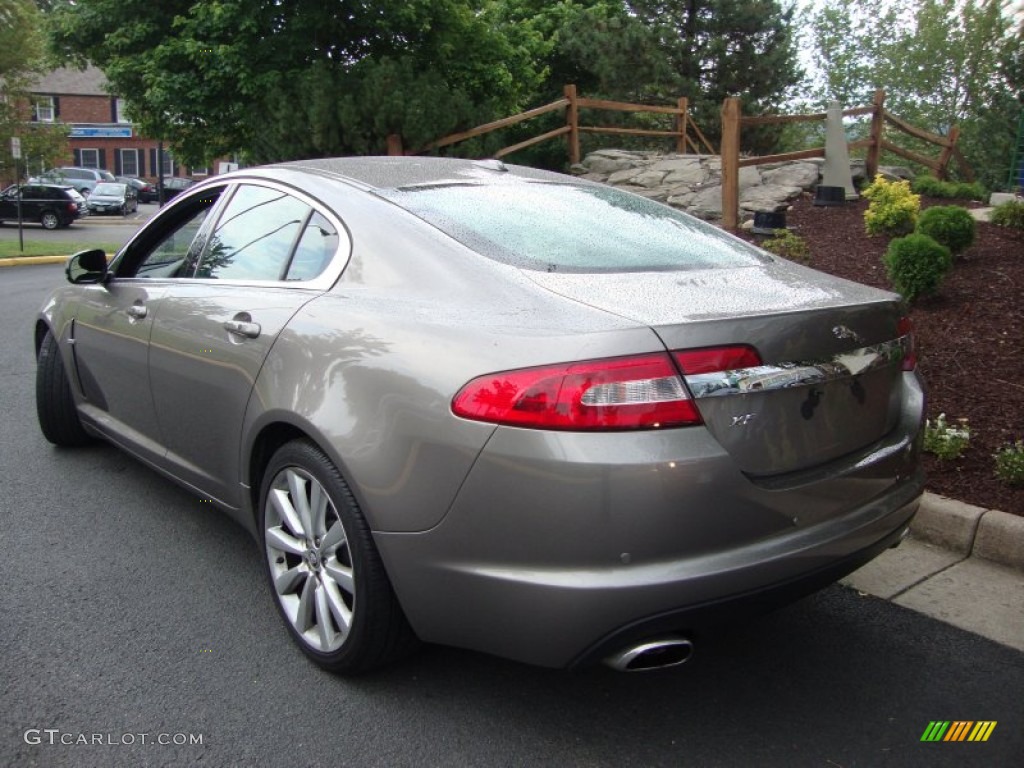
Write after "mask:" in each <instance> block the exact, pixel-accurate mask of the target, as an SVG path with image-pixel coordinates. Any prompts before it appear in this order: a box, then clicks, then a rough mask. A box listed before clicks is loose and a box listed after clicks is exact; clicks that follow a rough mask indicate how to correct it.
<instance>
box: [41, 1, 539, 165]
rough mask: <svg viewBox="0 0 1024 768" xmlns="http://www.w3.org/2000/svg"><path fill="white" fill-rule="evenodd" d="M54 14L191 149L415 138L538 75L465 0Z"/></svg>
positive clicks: (314, 151) (512, 97)
mask: <svg viewBox="0 0 1024 768" xmlns="http://www.w3.org/2000/svg"><path fill="white" fill-rule="evenodd" d="M50 20H51V30H52V34H51V39H52V42H53V45H54V47H55V48H56V50H57V51H58V52H59V53H60V54H61V55H62V56H63V57H64V58H68V59H77V60H79V61H81V60H90V61H92V62H93V63H95V64H96V65H97V66H99V67H100V68H101V69H103V70H104V72H105V74H106V76H107V78H108V80H109V81H110V83H111V85H112V87H113V89H114V90H115V91H117V92H118V93H119V94H120V95H122V96H123V97H124V98H126V99H127V101H128V102H129V104H130V105H131V108H132V114H133V116H134V117H135V118H136V120H138V121H139V122H140V123H141V124H142V126H143V129H144V130H145V131H147V132H149V133H150V134H152V135H156V136H159V137H161V138H164V139H166V140H168V141H170V142H171V143H173V144H174V145H175V147H176V149H177V151H178V154H179V156H181V157H182V158H183V159H184V160H186V161H187V162H197V163H198V162H201V161H203V160H206V159H208V158H210V157H212V156H216V155H218V154H222V153H225V152H229V151H235V150H238V149H244V150H245V151H246V153H247V154H248V155H249V156H250V158H251V159H254V160H260V161H264V160H277V159H285V158H296V157H308V156H311V155H324V154H346V153H365V152H371V151H373V152H380V151H382V150H383V149H384V144H385V138H386V136H387V135H388V134H389V133H392V132H397V133H401V134H403V135H404V136H405V137H406V139H407V140H408V141H409V142H410V143H412V144H416V143H419V142H421V141H425V140H427V139H430V138H435V137H436V136H438V135H441V134H444V133H445V132H448V131H450V130H453V129H454V128H456V127H458V126H466V125H471V124H473V123H474V122H477V121H479V120H482V119H487V118H490V117H491V116H492V115H494V114H495V113H505V112H510V111H515V109H517V108H518V107H520V106H521V102H522V100H523V99H524V98H525V97H526V95H527V94H529V93H531V92H532V89H533V87H534V86H535V85H536V82H537V79H538V78H537V72H536V69H535V67H534V65H533V62H532V59H531V57H530V56H529V55H528V54H529V52H528V51H526V50H523V49H520V48H517V47H515V46H513V45H512V44H511V43H510V42H509V40H508V39H507V38H506V37H505V36H504V35H502V34H500V33H499V32H498V31H496V30H495V29H493V28H492V27H491V26H490V25H489V24H488V23H487V19H486V18H485V17H484V15H483V14H481V13H480V9H479V7H478V6H477V4H476V3H474V2H471V0H372V1H369V2H357V1H356V0H342V1H341V2H333V3H322V2H320V0H162V1H161V2H159V3H154V2H152V1H151V0H75V1H74V2H71V0H64V2H61V3H59V4H55V7H54V10H53V11H52V13H51V14H50Z"/></svg>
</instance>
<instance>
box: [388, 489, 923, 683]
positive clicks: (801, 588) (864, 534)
mask: <svg viewBox="0 0 1024 768" xmlns="http://www.w3.org/2000/svg"><path fill="white" fill-rule="evenodd" d="M922 490H923V478H922V476H921V475H920V474H919V473H915V474H914V475H913V476H911V477H909V478H907V479H906V480H904V481H902V482H901V483H900V484H899V485H898V486H897V487H895V488H891V489H890V490H889V491H888V492H887V493H885V494H884V495H883V496H881V497H879V498H876V499H873V500H872V501H870V502H869V503H866V504H863V505H861V506H860V507H858V508H856V509H852V510H848V511H847V512H846V513H845V514H843V515H841V516H839V517H836V518H834V519H832V520H830V521H828V522H824V523H818V524H815V525H813V526H809V527H807V528H794V529H792V530H791V531H790V532H788V533H786V534H782V535H776V536H772V537H769V538H765V539H762V540H758V541H754V542H751V543H749V544H748V545H746V546H743V547H738V548H733V549H724V550H721V551H718V552H714V553H708V554H705V555H702V556H696V557H682V558H678V559H663V560H662V559H659V560H657V561H655V562H648V563H643V564H638V565H637V564H631V563H624V562H621V561H620V562H618V563H616V564H614V565H607V566H605V567H590V568H578V567H577V568H564V567H563V568H558V567H546V568H542V567H538V566H537V565H530V564H526V563H520V564H514V563H507V562H505V563H494V562H482V561H481V560H480V559H479V558H476V557H474V553H473V549H474V547H473V546H472V543H471V541H470V540H466V539H462V541H461V542H459V541H457V540H456V541H451V540H449V541H446V542H445V543H444V544H442V543H441V542H440V541H439V540H437V539H434V540H433V541H431V539H432V538H433V537H434V536H436V535H437V534H436V533H435V534H430V533H427V534H394V533H391V534H377V540H378V544H379V546H380V550H381V553H382V555H383V556H384V559H385V562H386V564H387V566H388V570H389V573H390V574H391V576H392V581H393V583H394V585H395V589H396V591H397V593H398V595H399V599H400V601H401V602H402V604H403V606H404V607H405V608H406V613H407V614H408V617H409V620H410V622H411V623H412V625H413V627H414V629H415V630H416V631H417V633H418V634H419V636H420V637H421V638H422V639H423V640H425V641H428V642H437V643H441V644H444V645H453V646H459V647H464V648H470V649H474V650H479V651H483V652H486V653H492V654H496V655H499V656H504V657H507V658H511V659H516V660H519V661H523V662H526V663H530V664H536V665H540V666H548V667H568V666H576V665H580V664H587V663H590V662H593V661H595V660H598V659H600V658H602V657H603V656H605V655H607V654H608V653H610V652H612V651H614V650H616V649H618V648H620V647H622V646H625V645H627V644H628V643H630V642H631V641H634V640H640V639H644V638H647V637H650V636H652V635H657V634H663V633H666V632H677V633H687V632H690V631H692V630H694V629H699V628H700V627H702V626H705V625H707V624H711V623H716V622H719V621H721V620H724V619H734V618H737V617H741V616H744V615H748V614H756V613H759V612H763V611H765V610H769V609H771V608H773V607H776V606H778V605H781V604H784V603H786V602H788V601H791V600H794V599H797V598H799V597H801V596H803V595H805V594H809V593H810V592H813V591H815V590H817V589H820V588H821V587H824V586H826V585H827V584H829V583H831V582H832V581H835V580H836V579H838V578H840V577H842V576H844V575H845V574H847V573H849V572H850V571H853V570H855V569H856V568H857V567H859V566H860V565H862V564H863V563H865V562H867V561H869V560H870V559H872V558H873V557H875V556H876V555H878V554H879V553H881V552H882V551H884V550H885V549H886V548H887V547H889V546H891V545H892V544H893V543H895V542H896V541H898V540H899V537H900V536H901V534H902V532H903V531H904V530H905V529H906V527H907V526H908V525H909V523H910V520H911V518H912V517H913V515H914V513H915V512H916V510H917V506H918V504H919V500H920V494H921V492H922ZM443 527H444V526H442V528H443ZM446 538H447V537H446ZM459 538H461V537H459ZM434 550H441V551H442V552H437V551H434Z"/></svg>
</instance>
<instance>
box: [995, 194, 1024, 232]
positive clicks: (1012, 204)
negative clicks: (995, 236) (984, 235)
mask: <svg viewBox="0 0 1024 768" xmlns="http://www.w3.org/2000/svg"><path fill="white" fill-rule="evenodd" d="M989 221H991V222H992V223H993V224H995V225H996V226H997V227H1010V228H1011V229H1024V202H1018V201H1016V200H1010V201H1008V202H1005V203H1003V204H1002V205H997V206H996V207H995V208H993V209H992V216H991V218H990V219H989Z"/></svg>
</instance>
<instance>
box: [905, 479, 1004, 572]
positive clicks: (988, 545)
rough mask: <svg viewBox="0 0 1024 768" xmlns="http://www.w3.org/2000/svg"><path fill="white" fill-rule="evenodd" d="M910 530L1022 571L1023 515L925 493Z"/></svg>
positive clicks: (959, 551)
mask: <svg viewBox="0 0 1024 768" xmlns="http://www.w3.org/2000/svg"><path fill="white" fill-rule="evenodd" d="M910 532H911V534H912V535H913V536H914V538H917V539H920V540H922V541H925V542H928V543H929V544H934V545H935V546H938V547H942V548H943V549H947V550H951V551H953V552H956V553H957V554H960V555H963V556H964V557H975V556H976V557H980V558H982V559H984V560H988V561H990V562H994V563H998V564H1000V565H1005V566H1007V567H1009V568H1014V569H1016V570H1019V571H1024V517H1017V516H1016V515H1011V514H1009V513H1007V512H1000V511H999V510H996V509H984V508H982V507H976V506H973V505H971V504H965V503H963V502H962V501H956V500H955V499H948V498H946V497H945V496H939V495H938V494H934V493H928V492H926V493H925V494H924V496H923V497H922V499H921V507H920V508H919V509H918V512H917V515H916V516H915V517H914V520H913V522H912V523H911V524H910Z"/></svg>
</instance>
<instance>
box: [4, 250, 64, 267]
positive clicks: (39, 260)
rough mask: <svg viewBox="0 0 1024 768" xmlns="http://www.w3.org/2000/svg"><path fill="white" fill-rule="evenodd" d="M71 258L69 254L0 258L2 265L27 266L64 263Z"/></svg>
mask: <svg viewBox="0 0 1024 768" xmlns="http://www.w3.org/2000/svg"><path fill="white" fill-rule="evenodd" d="M69 258H71V254H70V253H69V254H68V255H67V256H15V257H13V258H10V259H0V267H25V266H31V265H32V264H63V263H64V262H65V261H67V260H68V259H69Z"/></svg>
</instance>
